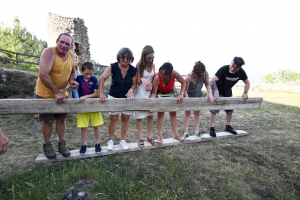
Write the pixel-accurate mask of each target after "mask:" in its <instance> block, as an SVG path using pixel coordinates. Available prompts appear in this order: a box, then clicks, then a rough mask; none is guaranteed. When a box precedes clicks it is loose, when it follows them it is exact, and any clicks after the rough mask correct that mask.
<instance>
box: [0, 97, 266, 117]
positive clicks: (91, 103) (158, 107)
mask: <svg viewBox="0 0 300 200" xmlns="http://www.w3.org/2000/svg"><path fill="white" fill-rule="evenodd" d="M262 100H263V98H262V97H253V98H249V99H248V100H247V101H244V100H243V99H242V98H230V97H225V98H221V99H220V101H219V102H217V103H212V102H210V101H208V99H206V98H186V99H184V100H183V103H182V104H177V99H176V98H175V99H174V98H165V99H158V98H153V99H152V98H151V99H150V98H149V99H133V100H130V101H129V100H127V99H108V100H107V101H106V102H105V103H103V104H101V103H100V102H99V98H90V99H87V100H86V101H85V102H83V103H80V102H79V100H78V99H67V100H66V102H65V103H63V104H61V105H59V106H58V105H56V103H55V99H0V114H1V115H7V114H45V113H83V112H100V111H102V112H105V111H122V110H152V111H164V112H165V111H185V110H212V109H214V110H225V109H255V108H260V107H261V103H262Z"/></svg>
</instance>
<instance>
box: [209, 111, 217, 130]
mask: <svg viewBox="0 0 300 200" xmlns="http://www.w3.org/2000/svg"><path fill="white" fill-rule="evenodd" d="M215 122H216V114H215V113H210V127H215Z"/></svg>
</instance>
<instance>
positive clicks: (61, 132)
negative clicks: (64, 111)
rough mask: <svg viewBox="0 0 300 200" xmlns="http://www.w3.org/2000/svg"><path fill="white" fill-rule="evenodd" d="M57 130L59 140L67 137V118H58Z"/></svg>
mask: <svg viewBox="0 0 300 200" xmlns="http://www.w3.org/2000/svg"><path fill="white" fill-rule="evenodd" d="M56 131H57V133H58V138H59V140H60V141H61V140H65V139H66V119H65V118H56Z"/></svg>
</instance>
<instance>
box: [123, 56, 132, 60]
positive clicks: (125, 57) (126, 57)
mask: <svg viewBox="0 0 300 200" xmlns="http://www.w3.org/2000/svg"><path fill="white" fill-rule="evenodd" d="M121 58H122V59H123V60H125V59H126V60H131V58H130V57H128V56H122V57H121Z"/></svg>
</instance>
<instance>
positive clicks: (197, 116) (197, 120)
mask: <svg viewBox="0 0 300 200" xmlns="http://www.w3.org/2000/svg"><path fill="white" fill-rule="evenodd" d="M193 113H194V130H195V132H196V133H197V132H199V128H200V111H193Z"/></svg>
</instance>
